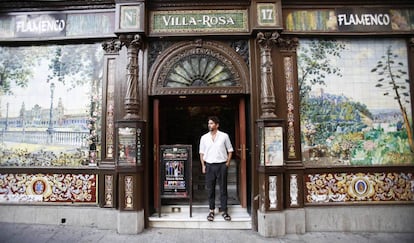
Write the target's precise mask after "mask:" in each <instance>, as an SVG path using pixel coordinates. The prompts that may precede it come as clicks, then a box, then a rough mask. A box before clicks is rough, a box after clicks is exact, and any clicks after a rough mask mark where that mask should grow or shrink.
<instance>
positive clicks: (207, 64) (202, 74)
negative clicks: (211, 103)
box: [164, 55, 237, 87]
mask: <svg viewBox="0 0 414 243" xmlns="http://www.w3.org/2000/svg"><path fill="white" fill-rule="evenodd" d="M233 76H234V75H232V73H231V72H230V70H229V69H228V68H227V67H226V65H225V64H224V63H222V62H221V61H220V60H218V59H217V58H214V57H212V56H206V55H191V56H188V57H186V58H183V59H182V60H180V61H179V62H177V63H176V65H175V66H174V67H172V68H171V70H170V72H169V73H168V75H167V78H166V82H165V84H164V85H165V87H189V86H199V87H201V86H203V87H205V86H224V87H226V86H227V87H230V86H236V85H237V83H236V82H235V80H234V77H233Z"/></svg>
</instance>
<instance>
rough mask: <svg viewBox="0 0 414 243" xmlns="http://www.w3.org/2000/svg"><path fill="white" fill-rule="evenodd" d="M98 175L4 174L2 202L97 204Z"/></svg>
mask: <svg viewBox="0 0 414 243" xmlns="http://www.w3.org/2000/svg"><path fill="white" fill-rule="evenodd" d="M96 184H97V177H96V175H94V174H0V202H5V203H33V202H87V203H95V202H96Z"/></svg>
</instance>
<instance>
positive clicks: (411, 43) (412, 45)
mask: <svg viewBox="0 0 414 243" xmlns="http://www.w3.org/2000/svg"><path fill="white" fill-rule="evenodd" d="M408 45H409V46H410V48H414V37H410V39H409V41H408Z"/></svg>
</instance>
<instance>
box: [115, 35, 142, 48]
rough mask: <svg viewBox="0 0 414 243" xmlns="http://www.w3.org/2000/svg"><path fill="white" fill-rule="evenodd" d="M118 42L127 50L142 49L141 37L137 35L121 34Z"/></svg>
mask: <svg viewBox="0 0 414 243" xmlns="http://www.w3.org/2000/svg"><path fill="white" fill-rule="evenodd" d="M119 40H120V41H121V43H122V45H125V46H126V47H127V48H130V47H131V48H136V49H141V47H142V37H141V36H140V35H139V34H121V35H119Z"/></svg>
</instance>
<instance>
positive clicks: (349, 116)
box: [298, 39, 414, 166]
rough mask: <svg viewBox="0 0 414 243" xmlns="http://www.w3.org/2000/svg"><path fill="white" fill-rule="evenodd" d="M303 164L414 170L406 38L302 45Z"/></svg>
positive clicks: (306, 41) (304, 41) (310, 41)
mask: <svg viewBox="0 0 414 243" xmlns="http://www.w3.org/2000/svg"><path fill="white" fill-rule="evenodd" d="M298 74H299V78H298V80H299V87H300V91H299V92H300V106H301V108H300V109H301V110H300V113H301V114H300V119H301V141H302V153H303V160H304V163H305V165H311V166H332V165H364V166H370V165H413V164H414V153H413V152H414V144H413V137H412V134H413V132H412V130H413V129H412V124H413V121H412V111H411V101H410V99H411V97H410V81H409V80H408V78H409V77H408V61H407V45H406V42H405V40H403V39H352V40H351V39H336V40H321V39H319V40H317V39H301V40H300V45H299V48H298Z"/></svg>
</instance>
